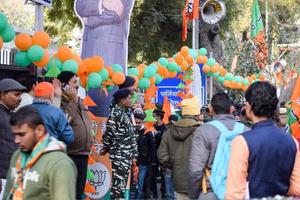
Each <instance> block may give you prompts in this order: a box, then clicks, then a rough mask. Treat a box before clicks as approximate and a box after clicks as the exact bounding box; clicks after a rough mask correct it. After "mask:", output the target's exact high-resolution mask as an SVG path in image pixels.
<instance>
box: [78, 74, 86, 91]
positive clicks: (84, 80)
mask: <svg viewBox="0 0 300 200" xmlns="http://www.w3.org/2000/svg"><path fill="white" fill-rule="evenodd" d="M79 78H80V79H79V80H80V85H81V86H82V87H83V88H85V87H86V83H87V78H88V76H87V74H82V75H81V76H80V77H79Z"/></svg>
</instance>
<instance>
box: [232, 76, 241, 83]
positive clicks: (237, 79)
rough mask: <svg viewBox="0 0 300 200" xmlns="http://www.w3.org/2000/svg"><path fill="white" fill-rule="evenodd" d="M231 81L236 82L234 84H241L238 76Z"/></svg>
mask: <svg viewBox="0 0 300 200" xmlns="http://www.w3.org/2000/svg"><path fill="white" fill-rule="evenodd" d="M233 81H234V82H236V83H241V82H242V79H241V77H240V76H234V79H233Z"/></svg>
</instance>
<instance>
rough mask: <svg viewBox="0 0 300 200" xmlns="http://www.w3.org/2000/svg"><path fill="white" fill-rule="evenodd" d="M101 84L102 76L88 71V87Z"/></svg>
mask: <svg viewBox="0 0 300 200" xmlns="http://www.w3.org/2000/svg"><path fill="white" fill-rule="evenodd" d="M101 84H102V78H101V76H100V74H98V73H96V72H93V73H90V74H89V76H88V80H87V86H88V88H99V87H100V85H101Z"/></svg>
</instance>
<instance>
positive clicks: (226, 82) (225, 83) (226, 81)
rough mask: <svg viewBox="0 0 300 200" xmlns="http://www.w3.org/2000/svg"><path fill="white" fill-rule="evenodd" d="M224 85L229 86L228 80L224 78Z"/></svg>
mask: <svg viewBox="0 0 300 200" xmlns="http://www.w3.org/2000/svg"><path fill="white" fill-rule="evenodd" d="M223 85H224V87H227V88H228V87H229V86H230V81H228V80H225V81H224V83H223Z"/></svg>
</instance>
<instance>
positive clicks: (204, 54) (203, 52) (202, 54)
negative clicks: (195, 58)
mask: <svg viewBox="0 0 300 200" xmlns="http://www.w3.org/2000/svg"><path fill="white" fill-rule="evenodd" d="M199 54H200V55H201V56H206V54H207V50H206V49H205V48H201V49H199Z"/></svg>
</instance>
